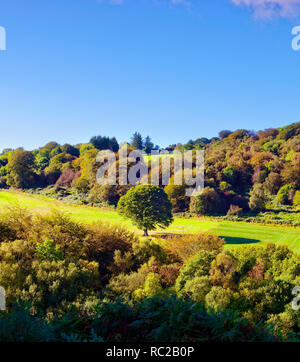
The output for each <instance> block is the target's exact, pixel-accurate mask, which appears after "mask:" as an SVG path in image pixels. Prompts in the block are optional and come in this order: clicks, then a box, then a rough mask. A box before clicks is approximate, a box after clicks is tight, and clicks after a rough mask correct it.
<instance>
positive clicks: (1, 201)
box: [0, 191, 300, 252]
mask: <svg viewBox="0 0 300 362" xmlns="http://www.w3.org/2000/svg"><path fill="white" fill-rule="evenodd" d="M9 205H19V206H22V207H26V208H29V209H31V210H33V211H36V212H41V213H44V212H48V211H49V210H51V209H58V210H61V211H63V212H67V213H68V214H70V215H71V217H72V218H74V219H75V220H78V221H81V222H84V223H92V222H95V221H98V220H102V221H104V222H111V223H114V224H120V225H125V226H127V227H128V228H129V229H130V230H136V228H135V227H134V226H133V225H132V223H131V222H130V221H129V220H127V219H124V218H122V217H121V216H119V215H118V214H117V213H116V211H115V210H113V209H110V208H96V207H91V206H81V205H72V204H67V203H64V202H62V201H58V200H55V199H50V198H48V197H46V196H40V195H28V194H24V193H21V192H13V191H0V211H3V210H5V208H7V206H9ZM201 231H210V232H213V233H216V234H217V235H219V236H222V237H224V238H225V240H226V242H227V247H235V246H237V245H242V244H266V243H269V242H273V243H275V244H278V245H279V244H284V245H287V246H288V247H289V248H290V249H292V250H294V251H296V252H300V228H299V227H297V228H293V227H287V226H275V225H260V224H251V223H245V222H233V221H212V220H208V219H205V218H175V220H174V222H173V224H172V225H171V226H170V227H169V228H168V229H166V230H164V231H163V232H164V233H174V234H182V233H198V232H201Z"/></svg>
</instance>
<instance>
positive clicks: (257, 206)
mask: <svg viewBox="0 0 300 362" xmlns="http://www.w3.org/2000/svg"><path fill="white" fill-rule="evenodd" d="M266 201H267V200H266V195H265V191H264V188H263V186H262V184H259V183H256V184H254V186H253V189H252V190H251V191H250V200H249V207H250V209H251V210H252V211H255V212H259V211H263V210H265V208H266Z"/></svg>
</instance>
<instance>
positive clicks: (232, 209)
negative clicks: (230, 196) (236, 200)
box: [227, 205, 243, 216]
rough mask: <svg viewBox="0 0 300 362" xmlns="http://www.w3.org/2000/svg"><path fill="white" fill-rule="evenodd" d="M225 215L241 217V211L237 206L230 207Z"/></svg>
mask: <svg viewBox="0 0 300 362" xmlns="http://www.w3.org/2000/svg"><path fill="white" fill-rule="evenodd" d="M227 215H228V216H242V215H243V209H242V208H240V207H238V206H237V205H230V208H229V210H228V212H227Z"/></svg>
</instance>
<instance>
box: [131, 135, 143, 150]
mask: <svg viewBox="0 0 300 362" xmlns="http://www.w3.org/2000/svg"><path fill="white" fill-rule="evenodd" d="M131 146H132V147H133V148H135V149H136V150H142V149H143V138H142V135H141V134H140V133H139V132H135V133H134V134H133V136H132V139H131Z"/></svg>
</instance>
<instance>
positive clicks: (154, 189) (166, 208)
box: [118, 185, 173, 236]
mask: <svg viewBox="0 0 300 362" xmlns="http://www.w3.org/2000/svg"><path fill="white" fill-rule="evenodd" d="M118 212H119V214H120V215H122V216H125V217H127V218H129V219H131V221H132V222H133V224H134V225H135V226H137V227H138V228H139V229H141V230H144V236H148V230H155V229H156V228H157V227H160V228H166V227H168V226H169V225H170V224H171V223H172V221H173V215H172V204H171V202H170V200H169V199H168V195H167V194H166V193H165V191H164V190H163V189H161V188H160V187H158V186H154V185H138V186H135V187H133V188H131V189H130V190H129V191H128V192H127V193H126V194H125V195H124V196H122V197H121V198H120V200H119V203H118Z"/></svg>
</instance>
